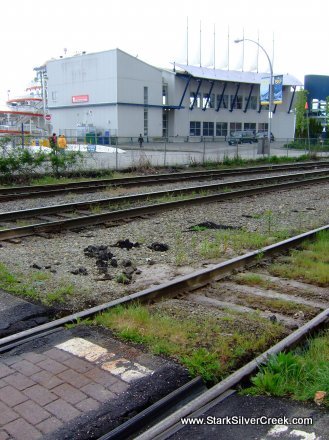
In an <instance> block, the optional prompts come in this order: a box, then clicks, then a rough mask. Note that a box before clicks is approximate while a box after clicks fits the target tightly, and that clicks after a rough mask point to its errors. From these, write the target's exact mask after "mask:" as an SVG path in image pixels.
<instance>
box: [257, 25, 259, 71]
mask: <svg viewBox="0 0 329 440" xmlns="http://www.w3.org/2000/svg"><path fill="white" fill-rule="evenodd" d="M258 60H259V29H258V31H257V73H258Z"/></svg>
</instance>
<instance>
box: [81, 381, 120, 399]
mask: <svg viewBox="0 0 329 440" xmlns="http://www.w3.org/2000/svg"><path fill="white" fill-rule="evenodd" d="M81 390H82V391H83V392H84V393H86V394H88V396H90V397H93V398H94V399H96V400H98V401H99V402H107V401H108V400H110V399H113V398H114V397H116V395H115V394H114V393H111V391H109V390H107V389H106V388H105V387H103V385H100V384H98V383H90V384H89V385H85V386H84V387H82V388H81Z"/></svg>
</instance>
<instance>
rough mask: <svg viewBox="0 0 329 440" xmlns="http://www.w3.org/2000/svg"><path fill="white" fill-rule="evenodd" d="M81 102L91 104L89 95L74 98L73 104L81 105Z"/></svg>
mask: <svg viewBox="0 0 329 440" xmlns="http://www.w3.org/2000/svg"><path fill="white" fill-rule="evenodd" d="M81 102H89V95H77V96H72V103H73V104H80V103H81Z"/></svg>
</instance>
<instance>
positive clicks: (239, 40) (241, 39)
mask: <svg viewBox="0 0 329 440" xmlns="http://www.w3.org/2000/svg"><path fill="white" fill-rule="evenodd" d="M243 40H244V39H243V38H238V39H236V40H234V43H241V41H243Z"/></svg>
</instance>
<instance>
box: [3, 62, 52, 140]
mask: <svg viewBox="0 0 329 440" xmlns="http://www.w3.org/2000/svg"><path fill="white" fill-rule="evenodd" d="M35 70H37V78H36V79H35V80H34V82H33V83H32V84H31V85H30V86H29V87H28V88H26V89H25V93H24V94H22V95H21V96H17V97H15V98H11V99H9V91H8V100H7V102H6V107H3V108H0V135H17V134H22V133H23V134H30V135H39V136H43V135H46V134H47V133H48V132H49V120H50V116H49V115H48V114H47V110H46V108H47V93H46V75H45V74H44V72H45V70H44V69H43V70H41V68H38V69H35Z"/></svg>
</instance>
